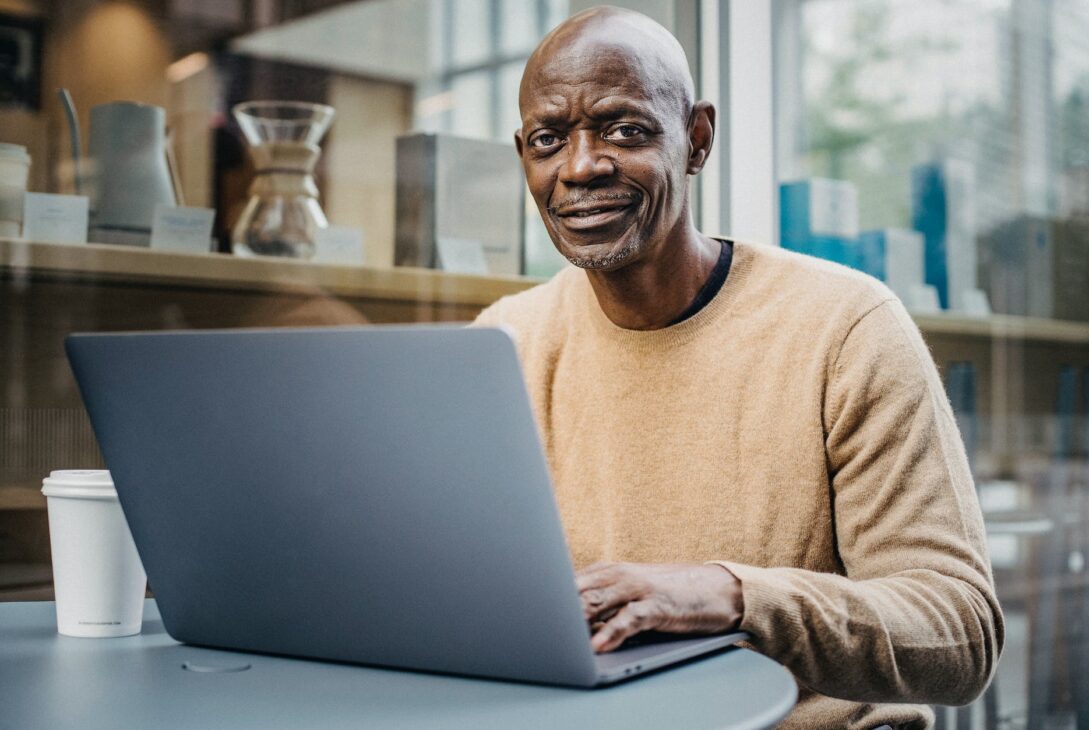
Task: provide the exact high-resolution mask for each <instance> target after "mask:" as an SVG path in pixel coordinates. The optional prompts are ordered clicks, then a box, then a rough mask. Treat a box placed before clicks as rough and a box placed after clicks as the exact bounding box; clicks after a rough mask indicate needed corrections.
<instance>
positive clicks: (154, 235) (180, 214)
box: [151, 203, 216, 253]
mask: <svg viewBox="0 0 1089 730" xmlns="http://www.w3.org/2000/svg"><path fill="white" fill-rule="evenodd" d="M215 218H216V212H215V211H214V210H212V209H211V208H178V207H175V206H173V205H163V204H162V203H159V204H158V205H156V206H155V216H154V217H153V218H152V219H151V247H152V248H154V249H159V250H161V251H182V252H185V253H208V252H209V251H211V250H212V224H213V223H214V222H215Z"/></svg>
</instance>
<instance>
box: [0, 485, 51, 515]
mask: <svg viewBox="0 0 1089 730" xmlns="http://www.w3.org/2000/svg"><path fill="white" fill-rule="evenodd" d="M34 509H45V497H44V496H43V495H42V493H41V487H0V511H9V510H10V511H13V510H34Z"/></svg>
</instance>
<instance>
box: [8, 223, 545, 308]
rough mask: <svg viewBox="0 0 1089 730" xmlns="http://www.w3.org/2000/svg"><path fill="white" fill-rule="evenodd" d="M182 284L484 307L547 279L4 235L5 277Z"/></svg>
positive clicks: (184, 285)
mask: <svg viewBox="0 0 1089 730" xmlns="http://www.w3.org/2000/svg"><path fill="white" fill-rule="evenodd" d="M13 275H14V276H19V275H23V276H29V277H32V278H35V279H54V280H57V279H59V280H64V281H86V282H90V283H122V284H129V285H134V284H135V285H139V284H144V285H152V286H181V287H190V288H198V289H211V290H217V291H224V290H229V291H253V292H276V293H282V292H285V291H286V292H291V291H298V292H300V293H305V292H314V291H319V292H322V293H326V294H331V295H334V296H338V297H345V298H368V299H386V300H393V301H414V302H442V303H446V304H464V305H473V306H479V307H485V306H487V305H489V304H491V303H492V302H494V301H495V300H496V299H499V298H500V297H502V296H506V295H508V294H514V293H516V292H519V291H522V290H523V289H527V288H529V287H531V286H533V285H534V284H537V283H540V280H537V279H530V278H526V277H515V276H471V275H466V274H450V273H446V272H442V271H435V270H432V269H415V268H407V267H398V268H392V269H378V268H369V267H363V266H338V265H331V264H315V263H310V262H306V261H298V260H294V259H282V258H240V257H237V256H231V255H227V254H213V253H209V254H186V253H174V252H168V251H153V250H151V249H147V248H137V247H132V246H113V245H106V244H97V243H88V244H80V245H58V244H50V243H36V242H29V241H19V240H13V239H3V238H0V276H6V277H12V276H13Z"/></svg>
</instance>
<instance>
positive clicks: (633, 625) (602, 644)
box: [590, 601, 654, 653]
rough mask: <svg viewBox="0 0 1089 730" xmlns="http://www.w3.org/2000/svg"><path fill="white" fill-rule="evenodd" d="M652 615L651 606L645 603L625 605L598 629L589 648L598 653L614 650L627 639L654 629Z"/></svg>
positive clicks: (636, 602)
mask: <svg viewBox="0 0 1089 730" xmlns="http://www.w3.org/2000/svg"><path fill="white" fill-rule="evenodd" d="M652 614H653V611H652V609H651V606H650V604H649V603H647V602H646V601H635V602H634V603H629V604H627V605H626V606H624V607H623V608H621V609H620V610H619V611H617V612H616V615H615V616H613V617H612V618H611V619H610V620H609V621H607V622H606V623H605V625H604V626H602V627H601V628H600V629H598V632H597V633H596V634H594V636H593V638H591V639H590V646H591V647H593V650H594V651H596V652H599V653H600V652H607V651H612V650H613V649H616V648H617V647H618V646H620V645H621V644H623V643H624V640H625V639H627V638H628V637H631V636H635V635H636V634H638V633H639V632H641V631H646V630H648V629H652V628H654V622H653V620H652Z"/></svg>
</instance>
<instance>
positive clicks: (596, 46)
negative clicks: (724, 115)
mask: <svg viewBox="0 0 1089 730" xmlns="http://www.w3.org/2000/svg"><path fill="white" fill-rule="evenodd" d="M602 58H609V59H611V60H613V61H614V62H615V63H616V64H617V65H618V66H619V67H620V68H622V69H624V70H626V71H627V72H628V73H630V74H633V75H636V76H638V77H640V81H641V82H642V83H643V84H644V85H645V87H646V88H647V89H648V91H650V92H652V93H655V94H660V95H662V96H666V97H672V98H673V99H674V100H675V101H676V103H677V107H678V109H679V110H680V112H681V113H682V114H683V115H685V116H687V115H688V112H689V111H690V110H691V108H692V104H693V102H694V101H695V86H694V84H693V83H692V74H691V72H690V71H689V70H688V59H687V58H686V57H685V54H684V49H683V48H681V44H680V43H679V42H678V41H677V39H676V38H674V37H673V36H672V35H671V34H670V32H669V31H668V30H666V29H665V28H663V27H662V26H661V25H659V24H658V23H656V22H655V21H653V20H651V19H650V18H648V17H647V16H645V15H643V14H642V13H637V12H635V11H633V10H625V9H623V8H615V7H611V6H600V7H595V8H590V9H589V10H584V11H583V12H581V13H578V14H576V15H573V16H571V17H570V18H568V19H567V20H565V21H564V22H562V23H560V24H559V25H558V26H556V27H555V28H554V29H553V30H552V32H550V33H549V34H548V35H546V36H545V37H544V39H543V40H542V41H541V43H540V45H538V46H537V48H536V50H534V52H533V55H531V56H530V57H529V61H528V62H527V63H526V69H525V72H524V73H523V75H522V84H521V86H520V88H519V93H518V104H519V107H520V108H521V109H522V110H523V111H524V110H525V107H526V103H527V101H528V98H527V95H530V94H533V93H534V91H535V88H536V87H539V86H540V85H542V84H543V83H547V82H548V81H551V80H554V79H555V78H556V77H557V76H562V75H563V74H564V73H565V72H566V70H567V69H571V68H577V67H580V66H585V65H587V64H589V62H590V61H597V60H600V59H602Z"/></svg>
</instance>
